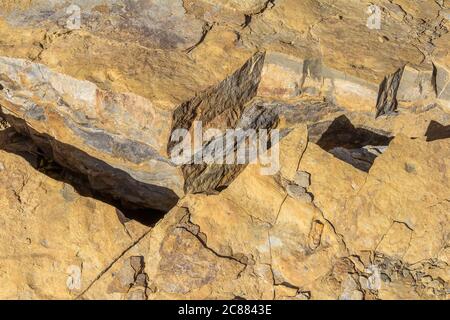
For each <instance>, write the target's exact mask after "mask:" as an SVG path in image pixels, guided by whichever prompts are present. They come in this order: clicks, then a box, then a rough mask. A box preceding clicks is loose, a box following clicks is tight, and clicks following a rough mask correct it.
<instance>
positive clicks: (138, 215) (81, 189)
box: [0, 128, 176, 227]
mask: <svg viewBox="0 0 450 320" xmlns="http://www.w3.org/2000/svg"><path fill="white" fill-rule="evenodd" d="M33 134H36V133H33ZM34 137H35V136H34ZM65 148H68V149H65V150H66V151H67V152H72V154H73V155H75V156H76V155H77V153H76V152H75V151H74V150H73V149H75V148H74V147H72V146H65ZM0 150H3V151H6V152H8V153H12V154H15V155H18V156H20V157H22V158H23V159H25V160H26V161H27V162H28V163H29V164H30V165H31V166H32V167H33V168H35V169H36V170H38V171H39V172H41V173H43V174H45V175H47V176H48V177H50V178H52V179H55V180H57V181H60V182H64V183H66V184H69V185H71V186H72V187H73V188H74V189H75V190H76V191H77V193H78V194H80V195H81V196H84V197H90V198H94V199H96V200H98V201H101V202H104V203H107V204H109V205H111V206H113V207H115V208H116V213H117V215H118V217H119V219H120V221H121V222H122V223H125V222H127V221H128V220H135V221H138V222H139V223H141V224H143V225H146V226H150V227H151V226H154V225H155V224H156V223H157V222H158V221H159V220H160V219H161V218H163V217H164V215H165V213H166V211H162V210H155V209H153V208H149V207H146V206H143V205H142V203H133V202H129V201H127V200H126V199H124V198H122V197H120V196H117V194H116V195H113V194H112V193H108V192H107V191H108V190H107V188H106V189H101V188H100V189H96V188H95V187H93V186H92V179H89V177H88V176H87V175H86V174H83V173H81V172H78V171H74V170H70V169H69V168H67V167H66V166H63V165H61V164H59V163H58V162H56V161H55V159H54V158H53V157H52V156H51V154H52V153H51V152H49V151H48V150H47V151H44V150H43V149H42V145H39V144H37V143H36V141H35V140H34V139H32V138H30V137H28V136H25V135H23V134H21V133H18V132H17V131H16V130H15V129H13V128H7V129H5V130H3V131H0ZM77 152H82V151H80V150H77ZM86 156H87V155H83V157H86ZM91 158H92V157H91ZM90 161H93V163H95V164H97V165H100V163H101V161H100V160H98V159H93V158H92V159H90ZM105 165H106V166H108V165H107V164H104V163H101V166H100V169H102V168H105ZM97 169H98V168H97ZM107 170H113V171H112V172H113V173H114V174H113V175H112V176H116V177H117V181H116V183H117V185H118V186H121V185H122V184H123V185H124V192H130V191H132V190H130V187H129V186H128V187H125V185H128V184H130V181H125V180H126V179H129V178H127V177H126V176H127V174H126V173H125V172H118V171H115V170H117V169H115V168H112V167H110V168H108V169H107ZM105 173H106V172H105ZM140 185H144V184H142V183H140V182H136V181H133V183H132V184H131V186H132V187H134V188H139V186H140ZM144 186H145V185H144ZM103 187H104V186H103ZM135 192H138V190H137V189H136V190H135ZM175 204H176V201H174V205H175Z"/></svg>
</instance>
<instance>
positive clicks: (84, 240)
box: [0, 151, 148, 299]
mask: <svg viewBox="0 0 450 320" xmlns="http://www.w3.org/2000/svg"><path fill="white" fill-rule="evenodd" d="M0 162H1V164H2V168H3V170H0V182H1V183H0V185H1V187H0V194H1V197H0V199H1V201H0V207H1V212H2V214H1V216H0V225H1V226H2V230H3V232H2V233H1V235H0V251H1V259H0V270H1V272H0V273H1V275H0V278H1V282H2V290H1V292H0V297H1V298H2V299H74V298H76V297H77V296H78V295H79V294H80V293H81V292H83V290H86V289H87V288H88V287H89V285H90V284H91V283H92V282H94V281H95V279H96V277H97V276H98V275H99V274H100V273H101V272H103V271H104V270H106V269H107V268H108V266H109V265H110V264H111V263H113V262H114V261H115V259H116V258H117V257H119V256H120V255H121V254H122V253H123V252H124V251H126V250H127V249H128V248H129V247H130V246H132V244H133V242H134V241H136V240H137V239H138V238H139V237H140V236H141V235H142V234H144V233H145V232H147V230H148V227H145V226H143V225H140V224H139V223H137V222H135V221H130V222H128V223H126V224H122V223H121V222H120V221H119V218H118V216H117V215H116V209H115V208H114V207H112V206H110V205H107V204H105V203H102V202H100V201H97V200H94V199H91V198H86V197H82V196H80V195H78V194H77V193H76V191H74V190H73V188H71V187H70V186H68V185H67V184H64V183H62V182H58V181H55V180H53V179H51V178H49V177H47V176H45V175H44V174H42V173H39V172H37V171H36V170H35V169H34V168H32V167H31V166H30V165H29V164H28V163H27V162H26V161H25V160H24V159H22V158H21V157H19V156H16V155H12V154H9V153H6V152H4V151H0Z"/></svg>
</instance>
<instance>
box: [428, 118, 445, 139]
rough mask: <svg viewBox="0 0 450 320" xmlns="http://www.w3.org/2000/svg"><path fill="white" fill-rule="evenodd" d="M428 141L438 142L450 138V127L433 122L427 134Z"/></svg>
mask: <svg viewBox="0 0 450 320" xmlns="http://www.w3.org/2000/svg"><path fill="white" fill-rule="evenodd" d="M425 136H426V137H427V141H428V142H430V141H436V140H442V139H448V138H450V125H448V126H444V125H442V124H440V123H439V122H437V121H434V120H432V121H431V122H430V125H429V126H428V129H427V132H426V133H425Z"/></svg>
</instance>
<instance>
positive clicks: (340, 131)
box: [308, 115, 394, 172]
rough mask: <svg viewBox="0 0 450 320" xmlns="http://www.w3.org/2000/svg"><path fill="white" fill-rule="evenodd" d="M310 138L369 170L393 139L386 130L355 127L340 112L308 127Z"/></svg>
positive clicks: (330, 151)
mask: <svg viewBox="0 0 450 320" xmlns="http://www.w3.org/2000/svg"><path fill="white" fill-rule="evenodd" d="M308 133H309V140H310V141H311V142H313V143H316V144H317V145H318V146H320V147H321V148H322V149H323V150H325V151H327V152H329V153H331V154H333V155H334V156H335V157H336V158H338V159H340V160H342V161H345V162H347V163H349V164H351V165H352V166H354V167H355V168H357V169H360V170H362V171H365V172H368V171H369V170H370V168H371V167H372V165H373V163H374V161H375V159H376V158H377V157H378V156H379V155H380V154H382V153H383V152H384V151H385V150H386V148H387V147H388V146H389V144H390V142H391V141H392V139H393V138H394V137H393V136H390V135H389V134H388V133H385V132H375V131H372V130H369V129H366V128H357V127H355V126H354V125H353V124H352V123H351V121H350V120H349V119H348V118H347V117H346V116H345V115H342V116H340V117H338V118H336V119H334V120H333V121H327V122H321V123H317V124H314V125H312V126H310V127H309V128H308Z"/></svg>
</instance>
